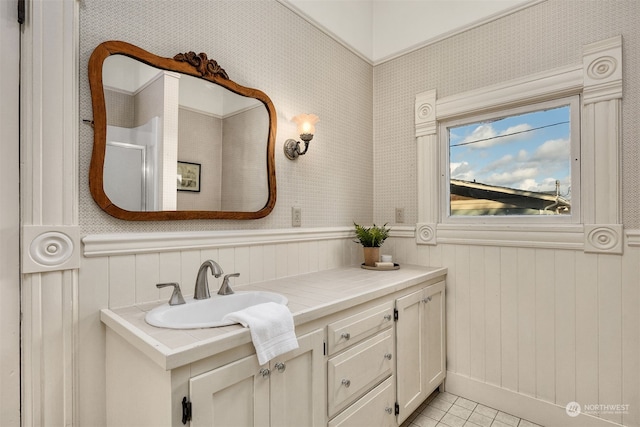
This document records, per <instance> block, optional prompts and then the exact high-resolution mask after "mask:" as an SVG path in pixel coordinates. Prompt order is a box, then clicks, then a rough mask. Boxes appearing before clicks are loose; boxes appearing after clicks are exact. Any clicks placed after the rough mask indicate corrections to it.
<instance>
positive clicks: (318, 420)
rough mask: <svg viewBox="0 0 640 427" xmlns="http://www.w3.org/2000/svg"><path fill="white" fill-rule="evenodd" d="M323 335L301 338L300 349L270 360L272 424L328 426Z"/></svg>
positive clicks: (279, 425)
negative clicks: (326, 418)
mask: <svg viewBox="0 0 640 427" xmlns="http://www.w3.org/2000/svg"><path fill="white" fill-rule="evenodd" d="M323 338H324V333H323V331H322V330H321V329H319V330H317V331H315V332H312V333H310V334H307V335H303V336H301V337H299V338H298V345H299V348H298V349H297V350H294V351H290V352H288V353H286V354H284V355H282V356H280V357H276V358H275V359H273V360H272V361H271V366H270V368H271V425H272V426H274V427H287V426H291V427H300V426H305V427H320V426H325V425H326V420H325V416H324V412H325V407H326V395H327V393H326V385H325V378H326V376H325V374H324V363H323V360H324V354H323V349H324V339H323Z"/></svg>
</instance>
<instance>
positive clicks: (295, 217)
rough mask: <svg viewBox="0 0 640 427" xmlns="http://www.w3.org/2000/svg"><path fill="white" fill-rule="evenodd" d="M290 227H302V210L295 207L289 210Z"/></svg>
mask: <svg viewBox="0 0 640 427" xmlns="http://www.w3.org/2000/svg"><path fill="white" fill-rule="evenodd" d="M291 226H292V227H301V226H302V208H300V207H297V206H294V207H292V208H291Z"/></svg>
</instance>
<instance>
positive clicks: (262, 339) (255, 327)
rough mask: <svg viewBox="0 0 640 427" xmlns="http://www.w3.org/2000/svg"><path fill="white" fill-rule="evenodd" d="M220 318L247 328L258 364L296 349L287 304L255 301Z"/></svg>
mask: <svg viewBox="0 0 640 427" xmlns="http://www.w3.org/2000/svg"><path fill="white" fill-rule="evenodd" d="M222 320H231V321H234V322H238V323H240V324H242V326H244V327H245V328H246V327H248V328H249V330H250V331H251V339H252V340H253V346H254V347H255V348H256V354H257V355H258V362H259V363H260V364H261V365H264V364H265V363H267V362H268V361H269V360H271V359H273V358H274V357H276V356H279V355H281V354H283V353H286V352H288V351H291V350H295V349H296V348H298V340H297V339H296V334H295V331H294V326H293V316H292V315H291V312H290V311H289V308H287V306H286V305H283V304H277V303H275V302H267V303H264V304H257V305H254V306H251V307H249V308H245V309H244V310H240V311H234V312H233V313H229V314H227V315H226V316H224V318H223V319H222Z"/></svg>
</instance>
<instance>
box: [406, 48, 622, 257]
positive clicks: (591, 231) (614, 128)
mask: <svg viewBox="0 0 640 427" xmlns="http://www.w3.org/2000/svg"><path fill="white" fill-rule="evenodd" d="M572 95H581V105H580V110H581V111H580V113H581V118H580V120H581V138H580V139H581V141H580V153H581V160H580V163H581V165H580V170H581V179H580V182H581V191H580V204H581V209H580V212H581V213H580V217H581V219H580V222H578V223H572V224H540V223H537V224H530V223H527V224H515V223H514V224H477V223H476V224H456V223H450V222H449V223H443V219H442V217H443V208H442V206H441V205H442V204H443V198H442V197H441V192H442V188H441V182H442V179H443V177H444V176H445V175H444V174H445V173H446V171H445V170H443V165H442V162H441V156H440V149H441V146H440V139H439V137H438V123H439V122H441V121H444V120H452V119H457V118H463V117H465V116H469V115H474V116H475V115H479V114H482V113H483V112H489V111H496V110H503V109H509V108H516V107H520V106H523V105H529V104H534V103H538V102H544V101H548V100H553V99H557V98H562V97H567V96H572ZM621 100H622V37H621V36H618V37H614V38H611V39H607V40H603V41H601V42H597V43H592V44H589V45H587V46H585V47H584V50H583V63H582V64H581V65H577V66H572V67H564V68H560V69H555V70H551V71H548V72H543V73H537V74H533V75H529V76H526V77H524V78H520V79H516V80H512V81H508V82H504V83H500V84H498V85H493V86H489V87H484V88H481V89H477V90H473V91H469V92H465V93H462V94H457V95H452V96H449V97H446V98H442V99H436V91H435V90H429V91H426V92H422V93H420V94H418V95H416V102H415V125H416V143H417V155H418V223H417V224H416V241H417V243H418V244H426V245H436V244H438V243H459V244H477V245H494V246H520V247H522V246H525V247H540V248H557V249H579V250H584V251H585V252H595V253H614V254H621V253H622V250H623V240H624V235H623V226H622V222H621V203H620V200H621V185H620V166H619V163H620V156H619V151H620V134H621V117H622V114H621Z"/></svg>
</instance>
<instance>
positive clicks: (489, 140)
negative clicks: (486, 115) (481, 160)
mask: <svg viewBox="0 0 640 427" xmlns="http://www.w3.org/2000/svg"><path fill="white" fill-rule="evenodd" d="M531 129H532V127H531V125H528V124H526V123H521V124H519V125H515V126H511V127H508V128H507V129H505V130H503V131H502V132H496V130H495V129H494V127H493V124H492V123H483V124H481V125H480V126H478V127H477V128H475V129H474V130H473V132H471V134H470V135H468V136H467V137H466V138H465V139H463V140H462V141H461V142H459V143H458V144H467V145H466V147H469V148H473V149H482V148H489V147H493V146H496V145H503V144H508V143H509V142H513V141H521V140H523V139H529V138H531V132H528V131H530V130H531Z"/></svg>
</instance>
